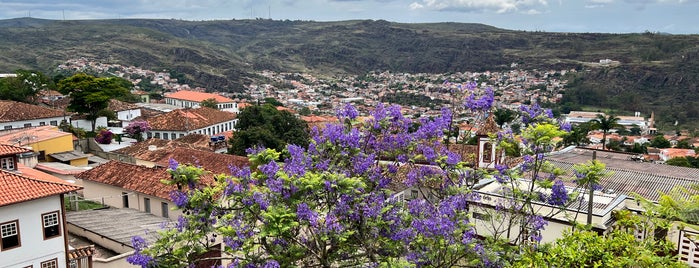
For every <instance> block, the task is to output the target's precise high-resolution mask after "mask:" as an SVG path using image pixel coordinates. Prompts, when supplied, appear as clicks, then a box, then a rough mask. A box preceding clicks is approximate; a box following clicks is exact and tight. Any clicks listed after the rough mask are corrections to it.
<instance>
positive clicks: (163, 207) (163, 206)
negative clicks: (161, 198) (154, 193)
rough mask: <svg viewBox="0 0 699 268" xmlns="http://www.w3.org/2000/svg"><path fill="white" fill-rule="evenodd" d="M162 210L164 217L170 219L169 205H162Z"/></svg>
mask: <svg viewBox="0 0 699 268" xmlns="http://www.w3.org/2000/svg"><path fill="white" fill-rule="evenodd" d="M160 209H161V210H162V211H163V217H165V218H167V217H169V216H168V212H169V209H168V208H167V203H165V202H162V203H160Z"/></svg>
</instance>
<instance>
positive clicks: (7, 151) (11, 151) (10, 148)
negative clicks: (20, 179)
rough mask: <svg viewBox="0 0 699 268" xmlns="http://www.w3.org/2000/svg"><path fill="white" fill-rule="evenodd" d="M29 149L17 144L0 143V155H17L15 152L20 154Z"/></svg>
mask: <svg viewBox="0 0 699 268" xmlns="http://www.w3.org/2000/svg"><path fill="white" fill-rule="evenodd" d="M31 151H32V150H29V149H27V148H22V147H19V146H14V145H8V144H0V156H6V155H17V154H21V153H28V152H31Z"/></svg>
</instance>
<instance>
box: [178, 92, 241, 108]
mask: <svg viewBox="0 0 699 268" xmlns="http://www.w3.org/2000/svg"><path fill="white" fill-rule="evenodd" d="M208 99H214V100H215V101H216V102H217V105H216V106H217V107H218V109H219V110H221V111H227V112H232V113H238V112H239V110H238V103H237V102H235V101H233V100H232V99H229V98H226V97H224V96H221V95H218V94H212V93H205V92H197V91H189V90H180V91H177V92H174V93H170V94H167V95H165V103H167V104H170V105H175V106H178V107H182V108H197V107H201V102H202V101H204V100H208Z"/></svg>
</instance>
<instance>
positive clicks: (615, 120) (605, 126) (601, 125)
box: [590, 114, 622, 150]
mask: <svg viewBox="0 0 699 268" xmlns="http://www.w3.org/2000/svg"><path fill="white" fill-rule="evenodd" d="M619 120H621V119H619V117H616V116H614V115H613V114H610V115H608V116H604V115H603V114H598V115H597V118H595V119H592V120H590V122H591V123H592V126H593V127H595V128H596V129H601V130H602V150H606V147H605V144H606V143H607V133H608V132H609V130H610V129H614V128H618V127H622V126H621V125H620V124H619Z"/></svg>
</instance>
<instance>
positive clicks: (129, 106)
mask: <svg viewBox="0 0 699 268" xmlns="http://www.w3.org/2000/svg"><path fill="white" fill-rule="evenodd" d="M109 109H110V110H112V111H115V112H121V111H128V110H138V109H140V107H138V106H136V104H133V103H128V102H123V101H120V100H115V99H111V100H109Z"/></svg>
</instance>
